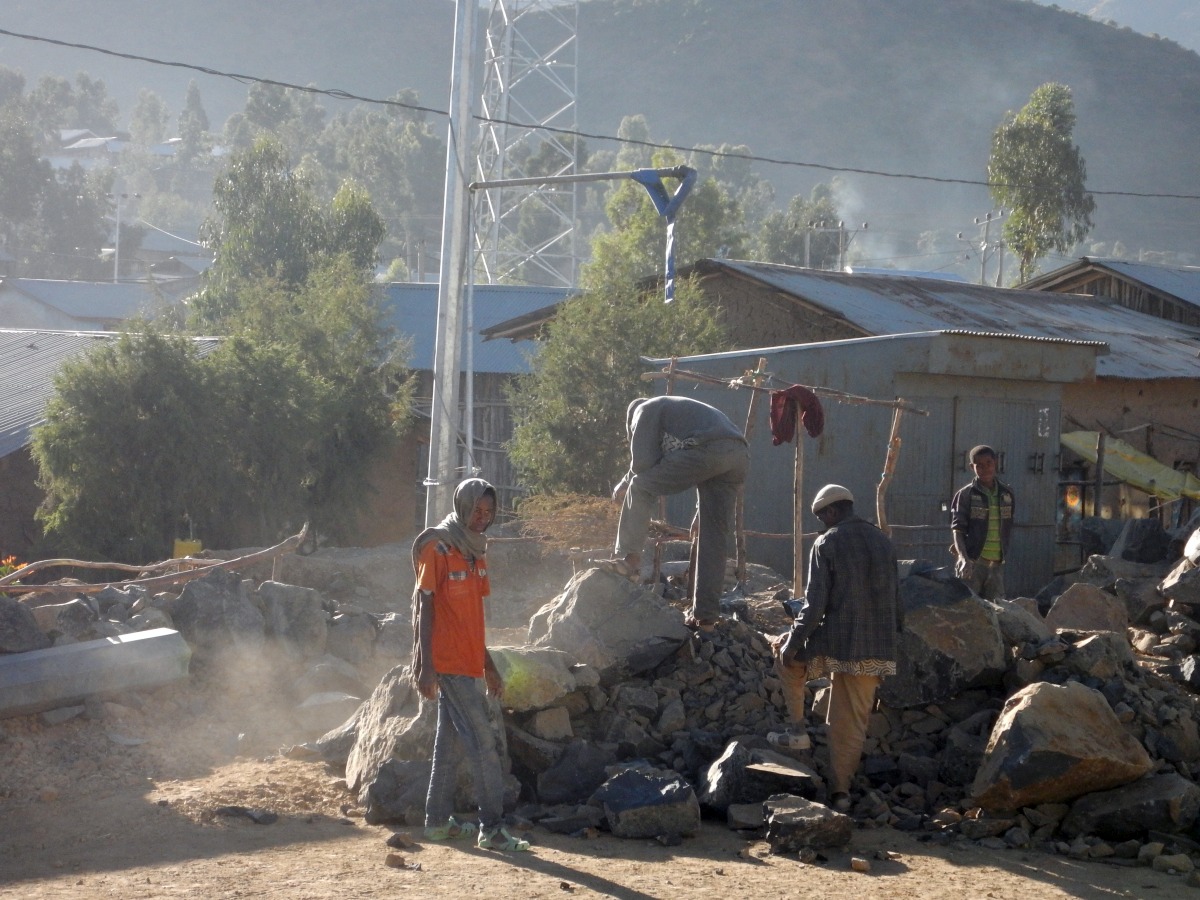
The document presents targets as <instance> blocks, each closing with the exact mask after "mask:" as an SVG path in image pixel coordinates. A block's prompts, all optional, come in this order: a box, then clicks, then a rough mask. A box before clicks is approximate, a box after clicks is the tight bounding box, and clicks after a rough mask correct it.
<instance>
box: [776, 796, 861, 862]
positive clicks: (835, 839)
mask: <svg viewBox="0 0 1200 900" xmlns="http://www.w3.org/2000/svg"><path fill="white" fill-rule="evenodd" d="M763 807H764V810H765V812H766V818H767V835H766V837H767V843H769V844H770V845H771V852H772V853H795V852H797V851H798V850H801V849H803V848H805V847H811V848H812V849H814V850H823V849H826V848H830V847H845V846H846V845H847V844H849V843H850V838H851V836H852V835H853V833H854V820H853V819H851V818H850V817H849V816H845V815H842V814H841V813H838V812H834V811H833V810H832V809H830V808H829V807H828V806H825V805H823V804H821V803H814V802H812V801H811V800H805V799H803V798H802V797H792V796H790V795H788V794H779V795H776V796H774V797H769V798H768V799H767V800H766V802H765V803H764V804H763Z"/></svg>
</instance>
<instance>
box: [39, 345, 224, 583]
mask: <svg viewBox="0 0 1200 900" xmlns="http://www.w3.org/2000/svg"><path fill="white" fill-rule="evenodd" d="M217 399H219V397H218V396H217V395H215V394H213V393H211V392H209V391H207V390H206V389H205V374H204V370H203V367H202V365H201V363H200V360H199V357H198V354H197V352H196V350H195V348H194V346H193V345H192V344H191V343H190V342H189V341H187V340H186V339H184V338H181V337H169V336H165V335H160V334H156V333H154V332H153V331H146V332H144V333H142V334H138V335H134V334H126V335H122V336H121V337H120V338H119V339H118V340H116V341H115V342H113V343H111V344H104V345H102V346H100V347H98V348H97V349H96V350H94V351H93V352H92V353H90V354H89V355H88V356H87V357H86V358H82V359H79V360H75V361H72V362H70V363H68V364H67V365H65V366H64V367H63V369H62V371H61V372H60V373H59V375H58V376H57V377H56V379H55V395H54V397H52V398H51V400H50V402H49V404H48V405H47V407H46V422H45V424H43V425H42V426H41V427H39V428H38V429H37V431H36V432H35V433H34V439H33V456H34V459H35V460H36V461H37V463H38V470H39V484H40V485H41V487H42V489H43V490H45V492H46V497H47V499H46V503H45V504H44V506H43V507H42V509H41V510H40V511H39V513H38V515H39V518H40V519H41V521H42V524H43V526H44V528H45V530H46V534H47V537H48V538H49V539H50V540H51V541H52V543H53V544H54V546H55V547H56V549H57V550H58V551H59V552H61V553H64V554H70V555H78V556H82V557H85V558H99V559H113V560H117V561H126V562H146V561H149V560H154V559H161V558H163V557H164V555H166V554H167V553H168V552H169V549H170V546H171V541H172V540H173V539H174V538H175V537H179V536H182V535H181V532H180V531H179V528H180V521H181V519H182V517H183V516H184V515H185V514H192V515H196V516H198V517H199V518H200V520H201V521H205V520H206V518H207V517H206V516H205V510H202V509H198V508H196V506H195V505H194V504H196V503H200V504H202V505H204V506H207V500H206V499H205V498H206V496H208V495H207V494H206V492H205V491H204V490H202V489H201V485H203V484H204V482H205V481H206V478H205V474H206V471H207V469H208V468H209V466H210V465H211V464H212V455H213V454H214V452H215V451H214V448H213V446H212V442H211V434H210V433H209V423H210V422H211V420H212V416H211V415H210V413H209V410H208V404H209V403H210V401H214V400H217Z"/></svg>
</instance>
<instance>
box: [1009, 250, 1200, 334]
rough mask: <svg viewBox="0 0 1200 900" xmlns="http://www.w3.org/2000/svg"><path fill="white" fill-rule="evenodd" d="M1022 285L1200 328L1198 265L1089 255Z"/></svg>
mask: <svg viewBox="0 0 1200 900" xmlns="http://www.w3.org/2000/svg"><path fill="white" fill-rule="evenodd" d="M1021 287H1022V288H1023V289H1025V290H1030V291H1053V292H1055V293H1059V294H1087V295H1088V296H1090V297H1103V298H1107V299H1109V300H1113V301H1115V302H1117V303H1119V304H1120V305H1121V306H1125V307H1128V308H1129V309H1132V310H1136V311H1137V312H1140V313H1145V314H1146V315H1148V316H1158V317H1159V318H1160V319H1167V320H1168V321H1171V322H1180V323H1181V324H1184V325H1190V326H1192V327H1195V328H1200V267H1197V266H1161V265H1155V264H1153V263H1142V262H1129V261H1128V260H1123V259H1100V258H1097V257H1092V256H1084V257H1082V258H1081V259H1078V260H1076V261H1075V262H1072V263H1070V264H1068V265H1065V266H1063V267H1061V268H1059V269H1055V270H1054V271H1053V272H1047V273H1045V274H1044V275H1039V276H1038V277H1036V278H1034V279H1032V280H1030V281H1027V282H1026V283H1025V284H1023V285H1022V286H1021Z"/></svg>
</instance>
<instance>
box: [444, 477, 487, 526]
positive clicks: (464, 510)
mask: <svg viewBox="0 0 1200 900" xmlns="http://www.w3.org/2000/svg"><path fill="white" fill-rule="evenodd" d="M454 512H455V513H456V514H457V515H458V518H459V519H460V520H462V523H463V525H464V526H465V527H466V528H467V529H468V530H469V531H474V532H475V533H476V534H483V533H484V532H485V531H487V530H488V526H489V525H491V524H492V520H493V519H495V518H496V489H495V488H494V487H492V486H491V485H490V484H488V482H486V481H484V480H483V479H482V478H468V479H467V480H466V481H463V482H462V483H461V484H459V486H458V487H457V488H455V490H454Z"/></svg>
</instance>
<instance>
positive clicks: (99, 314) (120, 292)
mask: <svg viewBox="0 0 1200 900" xmlns="http://www.w3.org/2000/svg"><path fill="white" fill-rule="evenodd" d="M5 289H11V290H16V291H20V292H21V293H22V294H25V295H26V296H27V297H32V298H33V299H35V300H37V301H38V302H40V303H45V304H46V305H47V306H51V307H53V308H54V309H57V310H59V311H60V312H62V313H65V314H66V315H68V316H72V317H73V318H76V319H83V320H88V321H92V322H95V321H106V322H123V321H126V320H128V319H132V318H135V317H136V316H137V315H138V314H139V313H142V312H144V311H146V310H150V309H153V308H154V307H155V306H156V305H157V304H158V303H160V302H161V301H159V300H158V298H157V297H156V295H155V293H154V291H153V289H152V288H151V287H150V286H149V285H147V284H144V283H141V282H120V283H116V284H114V283H112V282H106V281H54V280H51V279H46V278H4V279H0V290H5Z"/></svg>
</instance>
